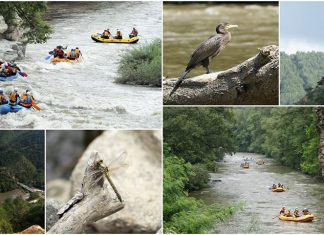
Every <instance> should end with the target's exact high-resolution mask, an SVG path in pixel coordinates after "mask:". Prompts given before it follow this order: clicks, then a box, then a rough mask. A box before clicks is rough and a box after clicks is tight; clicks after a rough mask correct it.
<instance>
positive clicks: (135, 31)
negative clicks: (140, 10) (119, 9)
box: [129, 27, 138, 38]
mask: <svg viewBox="0 0 324 235" xmlns="http://www.w3.org/2000/svg"><path fill="white" fill-rule="evenodd" d="M137 35H138V31H137V29H135V27H134V28H133V30H132V32H130V34H129V38H133V37H136V36H137Z"/></svg>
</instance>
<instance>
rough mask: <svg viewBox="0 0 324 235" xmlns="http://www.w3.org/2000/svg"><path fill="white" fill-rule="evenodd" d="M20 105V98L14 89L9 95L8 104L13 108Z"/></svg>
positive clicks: (16, 89)
mask: <svg viewBox="0 0 324 235" xmlns="http://www.w3.org/2000/svg"><path fill="white" fill-rule="evenodd" d="M19 103H20V96H19V94H18V88H15V89H14V90H13V91H12V92H11V93H10V95H9V104H10V105H12V106H15V105H17V104H19Z"/></svg>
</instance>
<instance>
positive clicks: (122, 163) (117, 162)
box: [108, 152, 129, 175]
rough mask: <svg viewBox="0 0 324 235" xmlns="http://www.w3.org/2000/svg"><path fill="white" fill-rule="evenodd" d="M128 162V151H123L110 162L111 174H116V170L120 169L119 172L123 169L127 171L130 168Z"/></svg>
mask: <svg viewBox="0 0 324 235" xmlns="http://www.w3.org/2000/svg"><path fill="white" fill-rule="evenodd" d="M128 166H129V165H128V164H127V153H126V152H122V153H121V154H119V155H117V156H116V157H114V158H113V159H112V160H111V161H109V163H108V170H109V173H110V174H113V175H117V174H114V172H116V171H118V172H119V173H120V172H122V171H125V170H126V169H127V168H128Z"/></svg>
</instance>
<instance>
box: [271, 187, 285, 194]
mask: <svg viewBox="0 0 324 235" xmlns="http://www.w3.org/2000/svg"><path fill="white" fill-rule="evenodd" d="M272 192H277V193H280V192H286V189H285V188H273V189H272Z"/></svg>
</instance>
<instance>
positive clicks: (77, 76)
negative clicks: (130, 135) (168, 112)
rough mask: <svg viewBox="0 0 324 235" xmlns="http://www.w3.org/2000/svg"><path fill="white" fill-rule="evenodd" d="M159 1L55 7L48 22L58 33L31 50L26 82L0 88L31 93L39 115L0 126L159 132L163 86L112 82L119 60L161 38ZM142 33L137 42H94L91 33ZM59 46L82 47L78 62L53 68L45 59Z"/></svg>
mask: <svg viewBox="0 0 324 235" xmlns="http://www.w3.org/2000/svg"><path fill="white" fill-rule="evenodd" d="M161 8H162V4H161V3H160V2H82V3H80V2H75V3H72V2H61V3H57V2H56V3H55V4H53V3H51V4H50V5H49V11H48V12H47V14H46V18H47V20H48V21H49V23H50V24H51V25H52V27H53V28H54V30H55V33H54V34H53V35H52V38H51V39H50V40H48V42H47V43H45V44H33V45H28V46H27V54H26V56H27V58H26V59H24V60H23V61H21V62H20V63H19V64H20V65H22V67H23V69H24V70H25V71H26V72H27V73H28V74H29V76H28V78H19V79H17V80H16V81H14V82H6V83H3V84H1V85H2V86H4V87H5V90H6V91H9V90H11V89H13V87H18V88H19V89H20V90H21V91H23V90H24V89H26V88H29V89H32V91H33V94H34V96H35V98H36V99H37V100H39V101H40V104H39V106H40V108H41V109H42V110H43V111H41V112H40V113H39V112H26V111H23V112H19V113H16V114H13V113H10V114H8V115H5V116H1V122H0V127H1V128H9V127H16V128H37V129H42V128H48V129H66V128H76V129H90V128H91V129H104V128H160V126H161V116H162V94H161V89H160V88H150V87H142V86H130V85H121V84H116V83H114V79H115V78H116V77H117V73H116V72H117V67H118V62H119V59H120V56H121V55H122V54H124V53H127V51H129V50H131V49H133V48H139V47H141V46H142V45H144V44H146V43H149V42H152V41H153V40H154V39H156V38H161V37H162V36H161V35H162V15H161V14H162V13H161ZM132 27H136V28H137V29H138V31H139V36H140V40H139V42H138V43H137V44H110V43H107V44H102V43H95V42H94V41H93V40H92V39H91V38H90V36H91V34H96V33H101V32H102V31H103V30H104V29H106V28H109V29H110V30H111V32H112V33H115V32H116V29H120V30H121V31H122V33H123V34H124V35H126V36H127V35H128V33H129V32H130V31H131V29H132ZM57 45H63V46H66V45H67V46H68V48H75V47H77V46H78V47H79V48H80V49H81V51H82V53H83V55H84V62H83V63H80V64H74V65H71V64H65V63H61V64H57V65H52V64H50V63H49V62H48V61H45V59H44V58H45V57H46V56H48V52H49V51H51V50H52V49H53V48H55V47H56V46H57Z"/></svg>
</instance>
